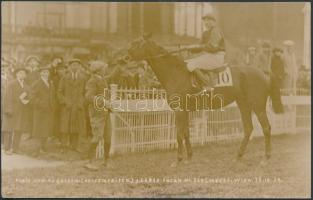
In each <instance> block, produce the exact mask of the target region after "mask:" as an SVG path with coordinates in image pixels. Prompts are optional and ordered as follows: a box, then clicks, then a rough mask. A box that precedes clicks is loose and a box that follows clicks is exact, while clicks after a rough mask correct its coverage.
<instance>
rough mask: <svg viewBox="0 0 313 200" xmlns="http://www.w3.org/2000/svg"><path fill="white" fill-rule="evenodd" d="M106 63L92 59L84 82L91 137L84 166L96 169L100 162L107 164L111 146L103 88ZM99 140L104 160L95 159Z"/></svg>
mask: <svg viewBox="0 0 313 200" xmlns="http://www.w3.org/2000/svg"><path fill="white" fill-rule="evenodd" d="M106 67H107V64H105V63H103V62H100V61H93V62H91V64H90V71H91V73H92V75H91V77H90V79H89V80H88V82H87V84H86V94H85V97H86V99H87V101H88V104H89V116H90V123H91V127H92V139H91V143H90V147H89V152H88V156H89V159H90V161H89V163H88V164H87V165H86V166H85V167H86V168H87V169H90V170H98V169H99V168H100V167H101V165H102V164H104V166H106V165H107V163H108V159H109V153H110V147H111V132H110V127H109V126H110V123H109V122H108V120H109V116H108V111H107V109H106V106H107V101H106V97H105V94H104V89H105V88H108V84H107V81H106V79H105V78H104V72H105V68H106ZM100 140H102V141H103V142H104V162H103V161H101V160H97V159H95V155H96V148H97V145H98V144H99V142H100Z"/></svg>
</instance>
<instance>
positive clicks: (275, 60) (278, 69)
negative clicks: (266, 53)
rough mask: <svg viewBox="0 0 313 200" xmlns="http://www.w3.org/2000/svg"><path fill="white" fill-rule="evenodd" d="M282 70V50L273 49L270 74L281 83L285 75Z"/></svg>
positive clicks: (283, 64)
mask: <svg viewBox="0 0 313 200" xmlns="http://www.w3.org/2000/svg"><path fill="white" fill-rule="evenodd" d="M284 68H285V63H284V59H283V50H282V49H281V48H274V49H273V56H272V60H271V72H272V73H273V75H275V76H276V77H278V78H279V79H280V80H281V81H282V80H283V78H284V75H285V69H284Z"/></svg>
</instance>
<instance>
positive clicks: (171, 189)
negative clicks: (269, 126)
mask: <svg viewBox="0 0 313 200" xmlns="http://www.w3.org/2000/svg"><path fill="white" fill-rule="evenodd" d="M272 141H273V145H272V148H273V153H272V159H271V161H270V162H269V163H268V164H267V165H266V166H261V165H260V161H261V160H262V156H263V154H264V143H263V138H254V139H252V140H251V141H250V143H249V146H248V149H247V153H246V155H245V157H244V159H243V160H242V161H241V162H239V163H238V162H234V158H235V152H236V151H237V149H238V147H239V141H235V142H232V143H220V144H211V145H206V146H203V147H195V148H194V158H193V160H192V162H191V163H189V164H182V165H180V166H178V167H177V168H171V167H170V164H171V162H172V161H173V159H174V158H175V157H176V152H175V151H166V152H160V151H159V152H150V153H146V154H129V155H120V156H114V157H113V158H112V164H113V166H114V168H113V169H107V168H104V169H101V170H100V171H97V172H93V171H87V170H86V169H84V168H83V165H84V163H85V162H86V161H79V159H77V160H75V159H74V160H72V161H71V160H69V161H66V164H65V165H62V166H56V167H45V168H39V167H37V168H27V169H13V170H4V169H2V196H3V197H310V196H311V160H310V157H311V135H310V134H307V133H306V134H304V133H303V134H288V135H287V134H283V135H279V136H273V140H272Z"/></svg>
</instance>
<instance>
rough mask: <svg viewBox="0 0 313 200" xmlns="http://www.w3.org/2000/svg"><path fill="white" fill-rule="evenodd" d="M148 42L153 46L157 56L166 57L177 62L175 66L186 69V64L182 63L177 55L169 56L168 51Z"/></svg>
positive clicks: (152, 42)
mask: <svg viewBox="0 0 313 200" xmlns="http://www.w3.org/2000/svg"><path fill="white" fill-rule="evenodd" d="M149 42H150V44H151V45H152V46H153V48H155V49H156V51H157V52H158V54H161V55H167V56H169V57H171V58H172V59H174V60H175V61H176V62H177V66H181V67H182V68H185V69H186V63H185V62H184V60H183V59H181V58H179V57H178V56H177V55H173V54H171V53H170V52H169V51H168V50H166V49H165V48H164V47H162V46H160V45H158V44H157V43H155V42H154V41H149Z"/></svg>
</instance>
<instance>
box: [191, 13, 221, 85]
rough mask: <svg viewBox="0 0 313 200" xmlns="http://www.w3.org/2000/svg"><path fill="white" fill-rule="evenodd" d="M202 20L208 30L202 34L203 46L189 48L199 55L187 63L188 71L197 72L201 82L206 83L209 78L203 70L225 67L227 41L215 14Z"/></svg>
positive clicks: (208, 15)
mask: <svg viewBox="0 0 313 200" xmlns="http://www.w3.org/2000/svg"><path fill="white" fill-rule="evenodd" d="M202 20H203V23H204V26H205V29H206V30H205V31H204V32H203V34H202V42H201V44H200V45H193V46H191V47H189V48H188V47H187V49H189V50H190V51H191V52H192V53H198V55H197V57H195V58H192V59H189V60H186V62H187V68H188V70H189V71H192V72H195V75H196V76H197V77H198V78H199V79H200V80H203V81H204V82H206V81H205V80H206V79H207V78H206V77H205V76H204V74H203V73H202V72H201V70H209V69H215V68H218V67H221V66H223V65H224V57H225V41H224V36H223V33H222V32H221V30H220V29H219V28H218V27H217V25H216V19H215V17H214V15H213V14H207V15H204V16H203V17H202ZM207 83H209V81H208V82H207Z"/></svg>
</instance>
